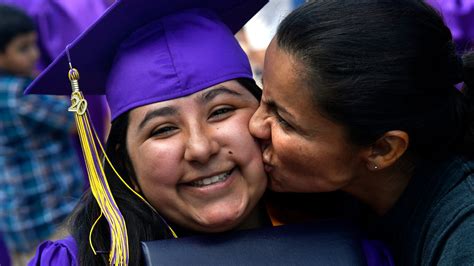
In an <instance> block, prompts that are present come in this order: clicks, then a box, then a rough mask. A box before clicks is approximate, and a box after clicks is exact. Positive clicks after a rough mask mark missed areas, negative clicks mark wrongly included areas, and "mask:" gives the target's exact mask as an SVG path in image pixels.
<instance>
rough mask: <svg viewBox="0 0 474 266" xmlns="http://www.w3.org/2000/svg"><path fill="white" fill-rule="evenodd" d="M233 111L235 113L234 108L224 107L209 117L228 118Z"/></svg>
mask: <svg viewBox="0 0 474 266" xmlns="http://www.w3.org/2000/svg"><path fill="white" fill-rule="evenodd" d="M233 111H235V108H233V107H229V106H226V107H222V108H218V109H216V110H214V111H213V112H212V113H211V115H210V116H209V119H220V118H224V117H227V116H228V115H229V114H231V113H232V112H233Z"/></svg>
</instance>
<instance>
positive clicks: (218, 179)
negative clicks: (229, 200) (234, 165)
mask: <svg viewBox="0 0 474 266" xmlns="http://www.w3.org/2000/svg"><path fill="white" fill-rule="evenodd" d="M231 172H232V170H231V171H229V172H227V173H223V174H220V175H215V176H212V177H208V178H204V179H201V180H198V181H194V182H191V183H190V185H191V186H193V187H203V186H208V185H212V184H215V183H218V182H222V181H224V180H226V179H227V178H228V177H229V176H230V173H231Z"/></svg>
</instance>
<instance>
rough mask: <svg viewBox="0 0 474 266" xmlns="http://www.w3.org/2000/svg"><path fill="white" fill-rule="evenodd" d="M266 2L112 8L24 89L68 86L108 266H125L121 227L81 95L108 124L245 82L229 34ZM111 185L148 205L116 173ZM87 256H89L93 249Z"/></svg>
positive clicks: (204, 0)
mask: <svg viewBox="0 0 474 266" xmlns="http://www.w3.org/2000/svg"><path fill="white" fill-rule="evenodd" d="M266 2H267V0H225V1H223V0H172V1H168V0H118V1H117V2H116V3H114V4H113V5H112V6H111V7H110V8H109V9H108V10H107V11H106V12H105V13H104V15H103V16H101V17H100V18H99V19H98V20H97V21H96V22H95V23H94V24H93V25H92V26H91V27H90V28H89V29H87V30H86V31H85V32H84V33H83V34H81V35H80V36H79V37H78V38H77V39H76V40H75V41H74V42H73V43H72V44H70V45H69V46H68V47H67V48H66V49H65V51H63V52H62V53H61V54H60V55H59V56H58V57H57V58H56V59H55V60H54V61H53V63H51V64H50V65H49V66H48V67H47V68H46V69H45V70H44V71H43V72H42V73H41V74H40V75H39V76H38V77H37V78H36V79H35V80H34V81H33V82H32V83H31V84H30V86H29V87H28V88H27V89H26V91H25V93H26V94H56V95H67V94H71V88H70V87H71V85H72V96H71V102H72V105H71V107H70V108H69V111H72V112H74V113H75V116H76V123H77V128H78V133H79V136H80V139H81V146H82V149H83V152H84V157H85V162H86V167H87V171H88V176H89V181H90V185H91V191H92V194H93V195H94V197H95V199H96V201H97V203H98V204H99V207H100V208H101V213H102V214H101V216H104V217H105V218H106V219H107V222H108V224H109V228H110V234H111V248H110V253H109V262H110V263H111V264H114V265H127V264H128V257H129V251H128V236H127V230H126V224H125V220H124V219H123V216H122V214H121V212H120V210H119V208H118V206H117V205H116V203H115V201H114V199H113V195H112V193H111V191H110V188H109V186H108V183H107V178H106V177H105V173H104V170H103V165H102V164H103V163H109V164H110V165H111V166H112V164H111V163H110V161H109V160H108V158H107V156H106V154H105V152H104V151H103V148H102V145H101V143H100V140H98V138H97V137H96V134H95V133H94V130H93V127H92V126H91V125H90V123H89V118H88V114H87V111H86V110H87V102H86V101H85V100H84V99H83V95H82V94H83V93H84V94H98V95H102V94H105V95H106V97H107V101H108V104H109V107H110V110H111V114H112V119H115V118H117V117H118V116H120V115H121V114H123V113H125V112H127V111H129V110H131V109H133V108H136V107H138V106H142V105H146V104H151V103H154V102H160V101H166V100H170V99H175V98H179V97H184V96H187V95H190V94H193V93H195V92H198V91H201V90H203V89H206V88H208V87H210V86H213V85H216V84H218V83H221V82H224V81H227V80H232V79H236V78H252V71H251V68H250V64H249V62H248V58H247V56H246V55H245V53H244V51H243V50H242V48H241V47H240V46H239V44H238V42H237V41H236V39H235V37H234V34H235V33H236V32H237V31H238V30H239V29H240V28H241V27H242V26H243V25H244V24H245V23H246V22H247V21H248V20H249V19H250V18H251V17H252V16H253V15H254V14H255V13H257V11H258V10H260V9H261V8H262V7H263V6H264V5H265V3H266ZM71 60H72V64H71ZM73 66H74V67H75V68H73ZM76 68H77V69H79V70H80V71H81V77H80V80H79V72H78V70H77V69H76ZM68 69H69V72H68ZM66 73H67V75H66ZM68 77H69V79H68ZM69 83H70V84H71V85H70V84H69ZM79 83H80V86H79ZM96 142H97V145H96ZM97 147H99V148H97ZM100 152H102V154H103V156H104V158H105V160H104V162H103V161H102V160H101V158H100V155H99V153H100ZM112 167H113V166H112ZM117 177H118V178H120V179H121V180H122V182H123V183H124V185H125V186H127V187H128V188H129V189H130V190H131V191H132V192H133V193H135V194H136V195H137V196H138V197H140V198H141V199H142V200H143V201H144V202H145V203H146V204H148V202H147V201H146V200H145V199H144V198H143V197H142V196H141V195H139V194H137V193H136V192H135V191H134V190H133V189H131V188H130V187H129V186H128V185H127V184H126V182H125V181H123V179H122V178H121V177H120V175H119V174H118V173H117ZM148 205H149V204H148ZM149 206H150V207H151V208H152V209H153V207H152V206H151V205H149ZM101 216H100V217H98V219H100V218H101ZM93 229H94V228H91V235H92V230H93ZM170 230H171V228H170ZM171 231H172V230H171ZM173 234H174V232H173ZM91 248H92V250H93V251H94V253H95V250H94V247H93V244H92V241H91Z"/></svg>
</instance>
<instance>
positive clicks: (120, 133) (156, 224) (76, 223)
mask: <svg viewBox="0 0 474 266" xmlns="http://www.w3.org/2000/svg"><path fill="white" fill-rule="evenodd" d="M237 81H238V82H239V83H240V84H241V85H242V86H244V87H245V88H247V89H248V90H249V91H250V92H251V93H252V94H253V95H254V96H255V98H257V100H260V97H261V89H260V88H259V87H258V86H257V85H256V83H255V81H254V80H251V79H244V78H241V79H237ZM128 117H129V112H126V113H124V114H122V115H120V116H119V117H117V118H116V119H115V120H114V121H113V122H112V126H111V129H110V134H109V137H108V140H107V145H106V153H107V156H108V157H109V159H110V161H111V162H112V164H113V165H114V167H115V169H116V170H117V172H118V173H119V174H120V176H121V177H122V178H123V179H124V180H125V182H126V183H127V184H129V185H130V186H131V187H133V185H132V184H133V183H132V180H133V181H134V182H135V183H137V182H136V180H137V179H136V176H135V173H134V170H133V167H132V164H131V161H130V158H129V155H128V152H127V150H126V139H127V128H128V124H129V123H128ZM104 171H105V175H106V177H107V182H108V184H109V186H110V189H111V191H112V194H113V196H114V199H115V201H116V203H117V205H118V206H119V208H120V211H121V213H122V215H123V217H124V219H125V222H126V224H127V233H128V242H129V252H130V258H129V265H142V264H143V261H142V257H141V248H140V241H151V240H159V239H168V238H172V235H171V233H170V232H169V231H168V228H167V226H166V224H165V223H164V222H163V220H162V219H161V218H160V216H159V214H157V213H156V212H154V211H153V210H152V209H151V208H150V207H148V206H147V205H146V204H145V203H144V202H143V201H142V200H140V199H139V198H138V197H137V196H136V195H134V194H133V193H132V192H131V191H130V190H128V189H127V188H126V187H125V186H124V184H122V182H121V181H120V180H119V179H118V178H117V177H116V175H115V173H114V172H113V170H112V169H111V167H110V166H109V165H108V164H104ZM158 211H159V210H158ZM99 215H100V208H99V205H98V204H97V202H96V201H95V199H94V197H93V196H92V193H91V191H90V190H88V191H87V192H86V193H85V194H84V195H83V197H82V199H81V202H80V203H79V204H78V206H77V207H76V209H75V210H74V212H73V214H72V215H71V216H70V218H69V230H70V231H71V233H72V236H73V237H74V239H75V241H76V243H77V245H78V258H79V265H84V266H86V265H87V266H92V265H108V264H109V263H108V256H109V253H108V251H109V249H110V233H109V226H108V224H107V221H106V220H105V219H104V218H101V220H100V221H99V222H98V223H97V225H96V227H95V229H94V232H93V236H92V243H93V244H94V248H95V250H96V251H98V252H97V253H98V255H94V253H93V252H92V249H91V247H90V245H89V231H90V229H91V227H92V225H93V223H94V222H95V220H96V219H97V218H98V217H99ZM172 227H173V229H174V230H175V231H179V228H177V227H176V226H172ZM177 229H178V230H177ZM184 230H185V229H184ZM178 235H182V234H179V233H178Z"/></svg>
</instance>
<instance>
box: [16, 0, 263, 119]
mask: <svg viewBox="0 0 474 266" xmlns="http://www.w3.org/2000/svg"><path fill="white" fill-rule="evenodd" d="M266 2H267V0H226V1H222V0H203V1H199V0H173V1H164V0H161V1H160V0H154V1H153V0H121V1H117V2H116V3H115V4H113V5H112V6H111V7H110V8H109V9H108V10H107V11H106V12H105V14H104V15H103V16H102V17H100V18H99V19H98V20H97V21H96V23H95V24H93V25H92V26H91V27H90V28H89V29H88V30H87V31H86V32H84V33H83V34H82V35H81V36H79V37H78V38H77V39H76V40H75V41H74V42H73V43H72V44H71V45H70V46H69V47H68V50H69V54H70V57H71V60H72V64H73V65H74V67H75V68H77V69H78V70H79V71H80V72H81V79H80V81H79V82H80V85H81V90H82V92H83V93H84V94H86V95H87V94H105V95H106V97H107V100H108V103H109V107H110V109H111V113H112V119H115V118H116V117H117V116H119V115H120V114H122V113H124V112H126V111H128V110H130V109H133V108H135V107H138V106H141V105H146V104H149V103H153V102H158V101H165V100H169V99H174V98H178V97H182V96H186V95H189V94H192V93H195V92H197V91H200V90H202V89H205V88H207V87H209V86H212V85H215V84H217V83H220V82H223V81H226V80H230V79H235V78H252V72H251V68H250V65H249V62H248V59H247V56H246V55H245V53H244V52H243V50H242V49H241V47H240V46H239V44H238V42H237V41H236V39H235V38H234V36H233V34H235V33H236V32H237V31H238V30H239V29H240V28H241V27H242V26H243V25H244V24H245V23H246V22H247V21H248V20H249V19H250V18H251V17H252V16H253V15H254V14H255V13H256V12H257V11H258V10H260V9H261V7H262V6H264V5H265V3H266ZM67 67H68V58H67V54H66V51H64V52H63V53H62V54H61V55H60V56H59V57H57V58H56V60H54V62H53V63H52V64H50V65H49V66H48V67H47V68H46V69H45V71H43V72H42V73H41V74H40V75H39V76H38V77H37V78H36V79H35V80H34V81H33V82H32V84H31V85H30V86H29V87H28V88H27V90H26V91H25V93H26V94H57V95H67V94H70V93H71V89H70V86H69V80H68V79H67V75H66V73H67Z"/></svg>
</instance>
